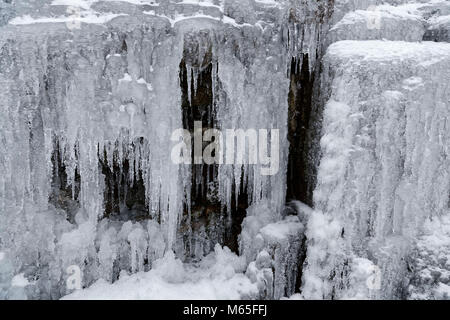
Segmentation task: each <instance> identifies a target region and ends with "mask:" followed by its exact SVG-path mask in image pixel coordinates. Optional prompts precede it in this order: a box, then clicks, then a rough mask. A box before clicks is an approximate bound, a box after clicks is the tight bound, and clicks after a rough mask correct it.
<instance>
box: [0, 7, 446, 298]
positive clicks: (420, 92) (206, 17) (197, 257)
mask: <svg viewBox="0 0 450 320" xmlns="http://www.w3.org/2000/svg"><path fill="white" fill-rule="evenodd" d="M449 15H450V2H449V1H444V0H420V1H419V0H418V1H412V0H411V1H409V0H389V1H382V0H336V1H333V0H115V1H109V0H108V1H107V0H103V1H100V0H28V1H14V0H12V1H1V2H0V114H1V117H0V299H4V298H5V299H15V298H30V299H37V298H40V299H44V298H52V299H55V298H61V297H63V296H65V295H68V294H69V295H68V296H67V298H69V299H78V298H94V299H95V298H113V299H123V298H127V299H130V298H144V299H145V298H156V299H158V298H159V299H163V298H176V299H178V298H193V293H195V294H196V295H195V298H211V299H213V298H219V299H228V298H231V299H237V298H252V299H274V298H275V299H279V298H283V297H289V296H293V297H297V298H298V297H300V298H306V299H309V298H321V299H322V298H325V299H327V298H335V299H340V298H344V299H345V298H377V299H382V298H447V297H448V281H449V280H448V273H449V272H450V271H449V270H450V269H449V267H448V262H447V261H448V250H447V247H448V246H447V242H448V239H447V238H448V235H449V233H448V232H447V231H448V230H447V229H446V226H447V228H448V221H447V220H448V216H449V215H450V212H449V195H450V191H449V190H450V171H449V170H450V163H449V159H450V157H449V149H448V148H449V145H450V136H449V132H450V130H449V129H448V125H449V116H450V109H449V108H450V105H449V101H450V96H449V92H450V90H449V87H448V86H449V84H448V83H449V80H450V79H449V78H450V45H449V44H448V43H446V42H448V41H449V19H448V17H449ZM422 40H424V41H422ZM435 42H437V43H435ZM325 52H326V54H325ZM198 121H201V123H202V125H203V127H204V128H216V129H220V130H226V129H237V128H239V129H243V130H247V129H268V130H270V129H278V130H279V133H280V134H279V138H280V139H279V143H280V155H279V159H280V166H279V170H278V173H277V174H275V175H263V174H261V164H256V165H255V164H248V163H246V164H243V165H238V164H234V165H228V164H223V165H222V164H220V165H216V164H194V165H184V164H176V163H174V162H173V161H172V160H171V151H170V147H171V146H172V145H173V141H171V135H172V133H173V132H174V131H175V130H178V129H186V130H188V131H189V132H191V133H193V134H194V135H195V133H196V127H195V125H194V123H195V122H198ZM270 143H271V142H268V144H270ZM192 147H193V146H192ZM193 151H194V150H192V148H191V149H189V150H188V153H189V155H188V156H189V157H194V153H193ZM194 160H195V159H194ZM287 200H288V201H287ZM290 200H300V201H302V202H304V203H306V204H303V203H302V202H299V201H292V202H289V201H290ZM426 221H427V223H425V222H426ZM437 221H443V222H442V227H439V225H440V224H439V222H437ZM441 244H443V245H441ZM227 247H229V248H230V249H231V250H233V251H234V252H231V251H230V250H229V249H228V248H227ZM77 268H79V270H80V277H81V286H82V287H83V288H85V289H84V290H79V291H76V292H72V291H73V290H72V289H71V287H70V286H68V285H67V281H68V279H70V278H71V277H73V276H74V275H76V273H77V270H78V269H77ZM68 270H71V272H68ZM72 271H73V272H72ZM372 280H373V281H372ZM370 281H372V282H370ZM380 288H381V289H380Z"/></svg>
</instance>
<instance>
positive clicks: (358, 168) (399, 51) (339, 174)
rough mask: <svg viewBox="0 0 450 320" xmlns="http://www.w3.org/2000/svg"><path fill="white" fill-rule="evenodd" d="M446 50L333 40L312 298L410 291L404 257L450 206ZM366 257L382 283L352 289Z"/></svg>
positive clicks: (311, 261) (310, 259)
mask: <svg viewBox="0 0 450 320" xmlns="http://www.w3.org/2000/svg"><path fill="white" fill-rule="evenodd" d="M449 49H450V47H449V45H448V44H444V43H440V44H438V43H406V42H389V41H364V42H355V41H342V42H337V43H335V44H333V45H332V46H331V47H330V48H329V49H328V52H327V54H326V56H325V58H324V69H323V74H322V92H323V93H324V95H325V97H324V102H325V108H324V120H323V121H324V122H323V135H322V138H321V149H322V154H323V155H322V159H321V163H320V167H319V175H318V185H317V188H316V191H315V194H314V201H315V209H316V210H317V211H318V213H317V215H314V216H313V218H312V220H311V221H309V226H310V228H309V231H307V237H308V238H309V239H310V240H309V246H308V251H307V252H308V256H307V266H306V271H305V275H304V279H305V285H304V288H303V290H304V294H305V296H306V297H309V298H344V297H346V298H349V297H352V296H356V297H372V298H373V297H375V298H401V297H404V296H405V292H402V290H403V289H404V288H405V284H404V283H402V281H403V280H404V279H408V275H407V263H408V262H407V261H406V260H405V259H406V258H407V256H408V253H409V252H410V250H411V247H412V246H413V240H414V239H415V238H416V236H417V235H418V234H420V231H421V226H422V224H423V221H424V219H425V218H427V217H430V216H442V215H446V214H448V213H449V212H448V210H449V208H448V205H449V204H448V196H449V192H450V189H449V188H450V184H449V181H450V177H449V175H450V172H449V168H450V166H449V162H448V152H449V150H448V146H449V134H448V133H449V131H448V128H447V125H448V118H449V115H450V113H449V111H450V110H449V105H448V99H449V97H448V78H449V76H450V74H449V66H450V60H449V52H450V50H449ZM368 74H370V75H371V76H370V77H367V75H368ZM360 258H364V259H367V260H369V261H371V262H372V263H374V264H376V268H373V270H376V271H377V272H378V270H379V272H380V273H379V275H380V276H381V288H383V289H382V290H375V289H374V290H371V289H370V286H369V287H365V286H363V289H362V290H363V291H362V292H361V291H358V290H356V289H357V288H358V287H357V285H356V284H355V283H352V281H356V280H354V279H352V272H354V270H356V269H357V268H358V264H360V263H361V261H359V260H358V259H360ZM360 281H361V280H360ZM356 282H357V281H356Z"/></svg>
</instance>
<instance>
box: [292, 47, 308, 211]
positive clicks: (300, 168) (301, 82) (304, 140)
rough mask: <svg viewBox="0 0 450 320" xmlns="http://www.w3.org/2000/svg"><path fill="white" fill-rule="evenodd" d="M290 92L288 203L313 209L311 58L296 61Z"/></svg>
mask: <svg viewBox="0 0 450 320" xmlns="http://www.w3.org/2000/svg"><path fill="white" fill-rule="evenodd" d="M290 70H291V74H290V80H291V83H290V89H289V97H288V103H289V111H288V117H289V118H288V121H289V123H288V140H289V144H290V146H289V162H288V173H287V194H286V198H287V199H286V200H287V201H291V200H299V201H301V202H303V203H306V204H308V205H309V206H312V192H313V189H314V186H313V185H312V183H311V181H313V180H314V179H312V178H311V172H310V171H309V168H310V163H309V162H310V161H309V157H308V153H309V150H308V145H309V141H308V138H309V137H310V135H309V131H310V123H311V111H312V108H313V87H314V73H313V72H311V71H310V70H309V57H308V54H304V55H303V56H302V59H298V58H292V61H291V69H290Z"/></svg>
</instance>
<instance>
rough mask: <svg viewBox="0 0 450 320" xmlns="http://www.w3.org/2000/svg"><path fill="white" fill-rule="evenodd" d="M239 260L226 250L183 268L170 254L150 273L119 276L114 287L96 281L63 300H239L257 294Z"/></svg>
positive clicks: (101, 281) (157, 262)
mask: <svg viewBox="0 0 450 320" xmlns="http://www.w3.org/2000/svg"><path fill="white" fill-rule="evenodd" d="M244 265H245V264H243V263H242V259H239V258H238V257H237V256H236V255H234V254H233V253H231V252H230V250H229V249H227V248H221V247H220V246H219V245H217V246H216V247H215V252H214V253H211V255H209V256H208V257H206V258H205V259H204V260H203V261H202V262H201V263H200V265H198V266H190V265H183V263H182V262H181V261H180V260H178V259H176V258H175V256H174V254H173V253H172V252H168V253H166V255H165V256H164V257H163V258H162V259H159V260H156V261H155V265H154V267H153V269H152V270H150V271H148V272H140V273H136V274H133V275H126V274H122V275H121V277H120V279H119V280H118V281H116V282H115V283H113V284H109V283H107V282H106V281H104V280H99V281H97V282H96V283H94V284H93V285H92V286H91V287H89V288H87V289H84V290H78V291H75V292H74V293H72V294H70V295H68V296H65V297H63V299H67V300H72V299H75V300H77V299H87V300H90V299H94V300H103V299H113V300H118V299H120V300H123V299H127V300H128V299H137V300H140V299H142V300H148V299H156V300H164V299H171V300H197V299H204V300H210V299H220V300H228V299H241V298H246V297H247V298H249V297H252V296H254V295H256V294H257V288H256V285H254V284H252V283H250V280H249V279H248V278H246V277H245V276H244V274H243V273H242V271H243V269H242V268H243V266H244Z"/></svg>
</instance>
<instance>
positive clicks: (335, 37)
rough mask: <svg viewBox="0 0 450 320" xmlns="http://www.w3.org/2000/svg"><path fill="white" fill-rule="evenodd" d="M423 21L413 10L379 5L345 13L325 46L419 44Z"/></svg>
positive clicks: (423, 26) (421, 36) (405, 7)
mask: <svg viewBox="0 0 450 320" xmlns="http://www.w3.org/2000/svg"><path fill="white" fill-rule="evenodd" d="M424 33H425V19H424V18H423V17H422V16H421V15H420V13H419V12H418V10H417V9H416V8H414V7H411V6H408V5H404V6H398V7H394V6H390V5H380V6H376V7H372V8H370V10H356V11H351V12H349V13H347V14H346V15H345V16H344V17H343V18H342V19H341V20H340V21H339V22H337V23H336V24H335V25H334V26H333V27H332V28H331V29H330V32H329V34H328V42H330V43H333V42H336V41H339V40H382V39H386V40H400V41H421V40H422V38H423V35H424Z"/></svg>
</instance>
